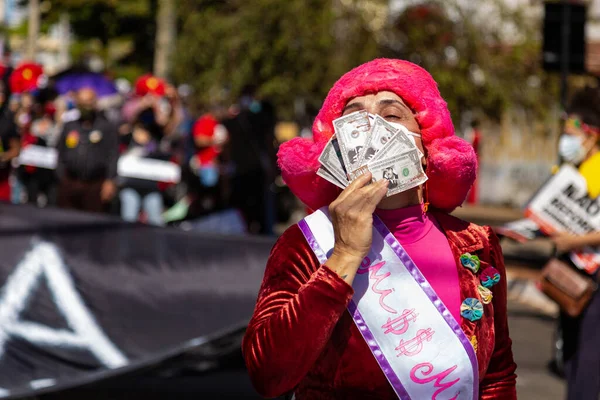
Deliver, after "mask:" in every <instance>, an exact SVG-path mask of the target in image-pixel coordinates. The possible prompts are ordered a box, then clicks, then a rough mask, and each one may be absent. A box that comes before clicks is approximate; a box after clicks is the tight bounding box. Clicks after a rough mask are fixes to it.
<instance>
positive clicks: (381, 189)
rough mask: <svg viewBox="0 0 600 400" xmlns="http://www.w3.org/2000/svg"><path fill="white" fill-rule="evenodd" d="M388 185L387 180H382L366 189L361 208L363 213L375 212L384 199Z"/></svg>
mask: <svg viewBox="0 0 600 400" xmlns="http://www.w3.org/2000/svg"><path fill="white" fill-rule="evenodd" d="M388 185H389V181H388V180H387V179H382V180H380V181H377V182H375V183H374V184H372V185H371V186H369V187H368V189H369V190H368V191H367V192H366V193H365V195H364V197H363V201H362V207H361V208H362V210H363V211H364V212H367V213H369V214H372V213H373V211H375V208H376V207H377V204H379V202H380V201H381V200H382V199H383V198H384V197H385V195H386V193H387V188H388Z"/></svg>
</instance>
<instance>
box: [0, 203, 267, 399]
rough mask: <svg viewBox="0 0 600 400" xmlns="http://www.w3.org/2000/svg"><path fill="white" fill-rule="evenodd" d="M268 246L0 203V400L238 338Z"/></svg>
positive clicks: (255, 241) (251, 305)
mask: <svg viewBox="0 0 600 400" xmlns="http://www.w3.org/2000/svg"><path fill="white" fill-rule="evenodd" d="M272 245H273V240H272V239H266V238H257V237H241V236H240V237H226V236H217V235H203V234H198V233H189V232H183V231H180V230H175V229H161V228H153V227H147V226H141V225H133V224H127V223H124V222H121V221H120V220H117V219H114V218H112V217H107V216H96V215H89V214H82V213H74V212H69V211H64V210H48V209H44V210H40V209H36V208H33V207H29V206H12V205H0V254H1V255H2V257H1V259H0V398H16V397H22V396H29V395H35V394H39V393H45V392H52V391H57V390H63V389H66V388H69V387H74V386H79V385H83V384H87V383H90V382H94V381H98V380H101V379H106V378H111V377H116V376H122V375H123V374H127V373H131V372H132V371H135V370H136V369H139V368H142V367H145V366H149V365H152V364H156V363H159V362H161V361H164V360H167V359H170V358H173V357H174V356H177V355H179V354H181V353H183V352H185V351H189V350H191V349H198V348H201V347H202V346H203V345H206V344H208V343H211V342H214V341H218V339H219V338H222V337H223V336H224V335H227V334H229V333H231V332H236V331H238V332H239V330H240V329H242V330H243V328H244V327H245V326H246V325H247V323H248V320H249V319H250V316H251V314H252V311H253V308H254V304H255V300H256V294H257V292H258V287H259V285H260V281H261V279H262V275H263V271H264V267H265V264H266V259H267V257H268V254H269V251H270V249H271V247H272Z"/></svg>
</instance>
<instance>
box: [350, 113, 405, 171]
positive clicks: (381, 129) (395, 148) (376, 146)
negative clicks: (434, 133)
mask: <svg viewBox="0 0 600 400" xmlns="http://www.w3.org/2000/svg"><path fill="white" fill-rule="evenodd" d="M415 148H416V146H415V145H414V144H413V142H412V141H411V140H410V138H409V137H408V136H407V135H406V133H404V131H403V130H402V129H398V128H396V127H394V126H392V125H390V124H389V123H388V122H387V121H386V120H385V119H383V118H381V117H380V116H379V115H376V116H375V117H374V119H373V122H372V127H371V134H370V135H369V140H368V141H367V144H366V145H365V151H364V152H363V154H362V158H361V159H360V161H359V165H364V164H367V163H368V162H369V161H371V160H374V159H375V158H378V157H377V156H378V154H379V153H380V152H381V151H382V150H385V153H384V154H385V155H389V156H392V155H396V154H401V153H405V152H407V151H409V150H413V149H415ZM384 157H385V156H384Z"/></svg>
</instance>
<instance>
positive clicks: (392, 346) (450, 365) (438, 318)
mask: <svg viewBox="0 0 600 400" xmlns="http://www.w3.org/2000/svg"><path fill="white" fill-rule="evenodd" d="M298 226H299V227H300V229H301V230H302V233H303V234H304V237H305V238H306V240H307V241H308V243H309V245H310V247H311V248H312V250H313V252H314V253H315V255H316V256H317V258H318V259H319V262H321V263H324V262H325V261H326V260H327V258H328V257H329V255H330V253H331V251H332V250H333V244H334V236H333V225H332V224H331V221H330V220H329V214H328V212H327V208H326V207H325V208H322V209H320V210H318V211H316V212H314V213H313V214H311V215H309V216H308V217H306V218H305V219H303V220H302V221H300V222H299V223H298ZM352 286H353V288H354V296H353V298H352V300H351V301H350V304H349V305H348V310H349V311H350V314H351V315H352V318H353V319H354V322H355V323H356V325H357V326H358V329H359V330H360V332H361V334H362V335H363V338H364V339H365V341H366V342H367V344H368V345H369V348H370V349H371V352H372V353H373V356H374V357H375V359H376V360H377V362H378V363H379V366H380V367H381V369H382V371H383V373H384V374H385V376H386V377H387V379H388V380H389V382H390V384H391V385H392V387H393V388H394V391H395V392H396V394H397V395H398V397H399V398H400V399H402V400H410V399H412V400H423V399H432V400H473V399H477V398H478V391H479V373H478V366H477V357H476V356H475V351H474V349H473V346H472V345H471V343H470V342H469V339H468V338H467V337H466V335H465V334H464V332H463V331H462V329H461V328H460V325H459V324H458V322H457V321H456V320H455V319H454V317H453V316H452V314H451V313H450V311H448V309H447V308H446V306H445V305H444V304H443V303H442V301H441V300H440V298H439V297H438V296H437V294H436V293H435V292H434V290H433V289H432V287H431V285H429V283H428V282H427V280H426V279H425V277H424V276H423V274H421V271H419V268H418V267H417V266H416V265H415V263H414V262H413V261H412V260H411V258H410V257H409V256H408V254H407V253H406V251H405V250H404V249H403V248H402V246H401V245H400V243H398V241H397V240H396V238H395V237H394V235H392V233H390V231H389V230H388V229H387V228H386V227H385V225H384V224H383V222H381V221H380V220H379V219H378V218H377V217H376V216H374V223H373V245H372V247H371V251H370V252H369V254H368V256H367V257H365V259H364V260H363V263H362V265H361V266H360V268H359V270H358V273H357V275H356V278H355V279H354V283H353V285H352Z"/></svg>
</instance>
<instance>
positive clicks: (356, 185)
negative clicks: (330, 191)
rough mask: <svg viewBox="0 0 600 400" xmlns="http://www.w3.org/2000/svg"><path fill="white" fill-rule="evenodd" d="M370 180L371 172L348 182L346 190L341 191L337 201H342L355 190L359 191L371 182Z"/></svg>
mask: <svg viewBox="0 0 600 400" xmlns="http://www.w3.org/2000/svg"><path fill="white" fill-rule="evenodd" d="M371 178H372V176H371V172H368V171H367V172H366V173H364V174H362V175H361V176H359V177H358V178H356V179H355V180H353V181H352V182H350V184H349V185H348V186H347V187H346V189H344V190H342V193H341V194H340V195H339V196H338V198H337V200H338V201H339V202H341V201H344V199H345V198H346V197H348V195H349V194H350V193H353V192H354V191H356V190H357V189H360V188H361V187H363V186H365V185H367V184H368V183H369V182H371Z"/></svg>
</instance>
